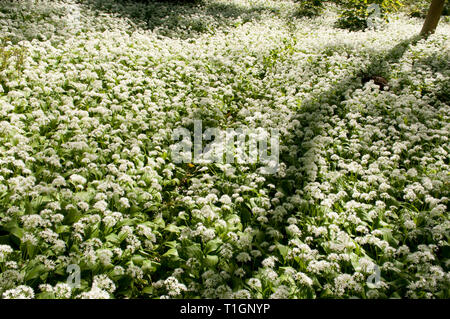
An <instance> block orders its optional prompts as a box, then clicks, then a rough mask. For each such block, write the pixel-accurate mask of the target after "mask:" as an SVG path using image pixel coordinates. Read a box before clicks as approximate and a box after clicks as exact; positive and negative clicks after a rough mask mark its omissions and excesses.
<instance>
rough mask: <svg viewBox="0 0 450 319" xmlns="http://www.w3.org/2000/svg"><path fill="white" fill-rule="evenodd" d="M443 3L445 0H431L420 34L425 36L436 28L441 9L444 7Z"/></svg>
mask: <svg viewBox="0 0 450 319" xmlns="http://www.w3.org/2000/svg"><path fill="white" fill-rule="evenodd" d="M444 3H445V0H433V1H432V2H431V5H430V9H429V10H428V14H427V17H426V19H425V23H424V24H423V27H422V31H420V34H421V35H424V36H427V35H429V34H431V33H434V30H436V27H437V25H438V22H439V18H440V17H441V14H442V10H443V9H444Z"/></svg>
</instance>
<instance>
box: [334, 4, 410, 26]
mask: <svg viewBox="0 0 450 319" xmlns="http://www.w3.org/2000/svg"><path fill="white" fill-rule="evenodd" d="M341 4H342V6H343V7H344V8H343V12H342V14H341V16H340V18H339V20H338V22H337V26H338V27H340V28H344V29H349V30H352V31H357V30H364V29H366V28H367V27H368V26H369V23H368V21H369V20H370V19H372V18H375V19H382V20H387V18H388V14H389V13H391V12H394V11H397V10H398V8H399V7H400V6H401V5H402V1H400V0H345V1H342V3H341ZM373 5H377V6H378V10H376V9H374V10H371V8H373Z"/></svg>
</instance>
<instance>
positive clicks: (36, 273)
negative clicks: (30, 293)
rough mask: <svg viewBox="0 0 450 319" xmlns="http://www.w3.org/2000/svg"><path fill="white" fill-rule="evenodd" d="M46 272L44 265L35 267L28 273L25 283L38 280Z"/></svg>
mask: <svg viewBox="0 0 450 319" xmlns="http://www.w3.org/2000/svg"><path fill="white" fill-rule="evenodd" d="M46 271H47V269H46V268H45V266H44V265H42V264H39V265H36V266H35V267H33V268H32V269H30V270H29V271H27V272H26V274H25V277H24V281H25V282H26V281H29V280H32V279H36V278H38V277H40V276H41V274H43V273H44V272H46Z"/></svg>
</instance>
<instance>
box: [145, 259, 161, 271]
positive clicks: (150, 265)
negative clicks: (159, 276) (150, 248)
mask: <svg viewBox="0 0 450 319" xmlns="http://www.w3.org/2000/svg"><path fill="white" fill-rule="evenodd" d="M160 266H161V264H160V263H158V262H156V261H152V260H145V261H144V262H143V263H142V267H141V268H142V270H143V271H144V272H146V273H154V272H155V271H157V270H158V268H159V267H160Z"/></svg>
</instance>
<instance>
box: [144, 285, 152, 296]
mask: <svg viewBox="0 0 450 319" xmlns="http://www.w3.org/2000/svg"><path fill="white" fill-rule="evenodd" d="M142 292H143V293H144V294H146V295H152V294H153V287H152V286H148V287H145V288H144V289H142Z"/></svg>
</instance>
